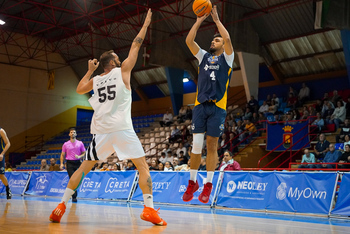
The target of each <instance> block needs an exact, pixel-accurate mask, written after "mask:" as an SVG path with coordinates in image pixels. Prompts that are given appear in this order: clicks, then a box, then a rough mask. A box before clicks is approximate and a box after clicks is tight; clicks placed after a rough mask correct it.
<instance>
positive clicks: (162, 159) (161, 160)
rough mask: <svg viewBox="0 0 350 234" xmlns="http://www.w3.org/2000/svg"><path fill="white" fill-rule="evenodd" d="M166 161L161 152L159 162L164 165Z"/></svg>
mask: <svg viewBox="0 0 350 234" xmlns="http://www.w3.org/2000/svg"><path fill="white" fill-rule="evenodd" d="M166 161H168V158H167V157H166V155H165V153H164V152H162V153H161V154H160V158H159V162H161V163H165V162H166Z"/></svg>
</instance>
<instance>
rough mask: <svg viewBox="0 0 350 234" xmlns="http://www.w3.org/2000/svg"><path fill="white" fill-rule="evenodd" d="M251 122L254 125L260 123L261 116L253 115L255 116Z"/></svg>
mask: <svg viewBox="0 0 350 234" xmlns="http://www.w3.org/2000/svg"><path fill="white" fill-rule="evenodd" d="M251 122H252V123H254V124H255V123H257V122H259V115H258V113H256V112H254V113H253V116H252V118H251Z"/></svg>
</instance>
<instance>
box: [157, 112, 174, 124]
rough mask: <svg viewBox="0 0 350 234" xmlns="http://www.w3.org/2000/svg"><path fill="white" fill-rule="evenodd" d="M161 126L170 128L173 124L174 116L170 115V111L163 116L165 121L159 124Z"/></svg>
mask: <svg viewBox="0 0 350 234" xmlns="http://www.w3.org/2000/svg"><path fill="white" fill-rule="evenodd" d="M159 123H160V126H162V127H163V126H170V125H171V124H172V123H173V114H171V113H169V111H166V113H165V114H164V115H163V120H162V121H160V122H159Z"/></svg>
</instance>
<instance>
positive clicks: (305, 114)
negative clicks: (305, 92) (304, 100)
mask: <svg viewBox="0 0 350 234" xmlns="http://www.w3.org/2000/svg"><path fill="white" fill-rule="evenodd" d="M309 116H310V114H309V111H307V110H304V111H303V115H302V116H301V117H300V120H307V118H309Z"/></svg>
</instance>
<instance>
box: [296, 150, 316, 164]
mask: <svg viewBox="0 0 350 234" xmlns="http://www.w3.org/2000/svg"><path fill="white" fill-rule="evenodd" d="M315 162H316V159H315V155H314V154H313V153H310V151H309V150H308V149H305V150H304V155H303V157H302V160H301V163H303V164H301V165H299V168H313V165H312V164H308V163H315Z"/></svg>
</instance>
